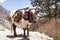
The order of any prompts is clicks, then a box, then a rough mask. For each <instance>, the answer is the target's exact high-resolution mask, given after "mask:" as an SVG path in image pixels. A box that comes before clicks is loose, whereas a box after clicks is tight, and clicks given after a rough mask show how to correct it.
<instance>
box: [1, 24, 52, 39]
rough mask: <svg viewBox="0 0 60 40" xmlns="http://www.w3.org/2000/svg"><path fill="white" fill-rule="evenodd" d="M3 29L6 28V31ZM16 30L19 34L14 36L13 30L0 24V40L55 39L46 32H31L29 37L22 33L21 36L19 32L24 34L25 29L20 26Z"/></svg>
mask: <svg viewBox="0 0 60 40" xmlns="http://www.w3.org/2000/svg"><path fill="white" fill-rule="evenodd" d="M2 29H4V31H2ZM16 30H17V34H18V36H17V37H13V33H11V30H7V29H5V28H3V27H2V26H1V25H0V40H53V39H52V38H50V37H49V36H47V35H45V34H44V33H39V32H30V35H29V37H23V36H22V35H20V36H19V34H23V30H22V29H20V28H17V29H16Z"/></svg>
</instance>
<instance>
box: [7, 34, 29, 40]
mask: <svg viewBox="0 0 60 40" xmlns="http://www.w3.org/2000/svg"><path fill="white" fill-rule="evenodd" d="M6 37H8V38H15V37H17V38H18V37H22V39H18V40H30V39H29V38H28V36H24V35H22V34H20V35H16V36H13V35H7V36H6Z"/></svg>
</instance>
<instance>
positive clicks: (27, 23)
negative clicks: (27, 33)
mask: <svg viewBox="0 0 60 40" xmlns="http://www.w3.org/2000/svg"><path fill="white" fill-rule="evenodd" d="M14 24H15V25H16V26H17V27H20V28H26V27H27V25H28V28H29V27H30V25H31V23H30V22H29V21H28V20H20V21H19V23H17V22H14Z"/></svg>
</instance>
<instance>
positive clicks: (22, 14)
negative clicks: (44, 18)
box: [10, 8, 37, 36]
mask: <svg viewBox="0 0 60 40" xmlns="http://www.w3.org/2000/svg"><path fill="white" fill-rule="evenodd" d="M36 14H37V12H36V9H34V8H32V9H29V8H28V9H18V10H16V11H15V12H12V13H11V15H10V16H11V20H12V26H13V31H14V36H16V27H17V26H19V27H21V28H23V30H24V36H25V30H27V36H29V27H30V25H31V24H32V23H35V22H36Z"/></svg>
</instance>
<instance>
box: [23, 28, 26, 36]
mask: <svg viewBox="0 0 60 40" xmlns="http://www.w3.org/2000/svg"><path fill="white" fill-rule="evenodd" d="M25 30H26V29H25V28H23V31H24V36H26V34H25Z"/></svg>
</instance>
